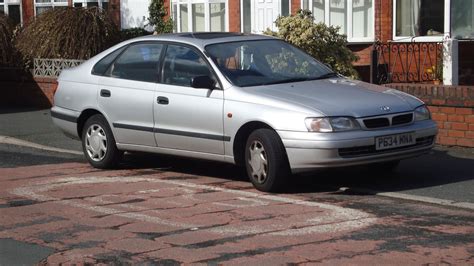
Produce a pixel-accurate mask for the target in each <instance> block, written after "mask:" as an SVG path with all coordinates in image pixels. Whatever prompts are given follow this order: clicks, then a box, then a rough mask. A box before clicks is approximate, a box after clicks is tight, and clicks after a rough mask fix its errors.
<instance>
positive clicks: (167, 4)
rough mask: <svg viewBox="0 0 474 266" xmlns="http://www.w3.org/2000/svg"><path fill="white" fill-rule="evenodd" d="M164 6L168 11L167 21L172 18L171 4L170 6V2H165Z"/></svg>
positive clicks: (168, 0)
mask: <svg viewBox="0 0 474 266" xmlns="http://www.w3.org/2000/svg"><path fill="white" fill-rule="evenodd" d="M163 6H164V7H165V10H166V16H165V19H169V18H170V17H171V4H170V0H165V1H164V4H163Z"/></svg>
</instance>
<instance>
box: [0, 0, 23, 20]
mask: <svg viewBox="0 0 474 266" xmlns="http://www.w3.org/2000/svg"><path fill="white" fill-rule="evenodd" d="M22 2H23V1H21V0H4V1H3V3H0V6H3V13H5V15H7V16H8V6H9V5H12V6H17V5H19V6H20V25H23V3H22Z"/></svg>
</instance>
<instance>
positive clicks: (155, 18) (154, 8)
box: [148, 0, 173, 34]
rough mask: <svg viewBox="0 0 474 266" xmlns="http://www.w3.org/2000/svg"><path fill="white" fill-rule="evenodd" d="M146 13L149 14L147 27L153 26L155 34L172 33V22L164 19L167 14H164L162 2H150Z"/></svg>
mask: <svg viewBox="0 0 474 266" xmlns="http://www.w3.org/2000/svg"><path fill="white" fill-rule="evenodd" d="M148 12H149V13H150V17H149V18H148V22H149V24H148V25H150V26H153V28H154V29H155V32H156V33H158V34H161V33H170V32H173V21H172V20H171V19H165V17H166V15H168V13H167V12H166V9H165V6H164V1H163V0H151V1H150V5H149V6H148Z"/></svg>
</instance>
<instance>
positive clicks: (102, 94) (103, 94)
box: [100, 90, 112, 97]
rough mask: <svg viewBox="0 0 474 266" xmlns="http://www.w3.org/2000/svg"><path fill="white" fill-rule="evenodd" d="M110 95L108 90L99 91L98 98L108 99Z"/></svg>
mask: <svg viewBox="0 0 474 266" xmlns="http://www.w3.org/2000/svg"><path fill="white" fill-rule="evenodd" d="M111 95H112V94H111V93H110V91H109V90H100V96H101V97H110V96H111Z"/></svg>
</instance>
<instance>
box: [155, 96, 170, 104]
mask: <svg viewBox="0 0 474 266" xmlns="http://www.w3.org/2000/svg"><path fill="white" fill-rule="evenodd" d="M156 102H157V103H158V104H169V103H170V100H168V98H167V97H163V96H158V98H157V99H156Z"/></svg>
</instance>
